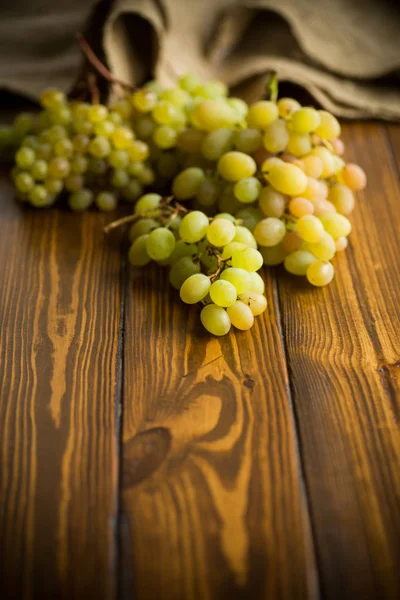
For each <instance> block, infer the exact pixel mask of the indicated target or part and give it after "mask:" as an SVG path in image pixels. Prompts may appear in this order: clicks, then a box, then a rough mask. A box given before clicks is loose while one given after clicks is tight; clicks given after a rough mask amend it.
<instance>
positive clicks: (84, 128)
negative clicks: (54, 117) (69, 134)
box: [72, 118, 93, 135]
mask: <svg viewBox="0 0 400 600" xmlns="http://www.w3.org/2000/svg"><path fill="white" fill-rule="evenodd" d="M72 128H73V130H74V132H75V133H76V134H78V135H90V134H92V133H93V124H92V123H90V121H88V120H87V119H86V118H84V119H75V121H74V122H73V123H72Z"/></svg>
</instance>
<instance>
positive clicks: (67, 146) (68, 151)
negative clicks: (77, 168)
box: [54, 138, 74, 158]
mask: <svg viewBox="0 0 400 600" xmlns="http://www.w3.org/2000/svg"><path fill="white" fill-rule="evenodd" d="M73 152H74V147H73V145H72V142H71V140H70V139H68V138H64V139H62V140H58V142H56V143H55V144H54V154H55V155H56V156H62V157H65V158H71V156H72V154H73Z"/></svg>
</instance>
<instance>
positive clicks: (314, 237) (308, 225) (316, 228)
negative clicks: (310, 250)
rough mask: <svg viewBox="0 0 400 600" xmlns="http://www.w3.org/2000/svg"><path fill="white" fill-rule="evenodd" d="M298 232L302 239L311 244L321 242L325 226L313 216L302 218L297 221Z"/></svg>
mask: <svg viewBox="0 0 400 600" xmlns="http://www.w3.org/2000/svg"><path fill="white" fill-rule="evenodd" d="M296 230H297V233H298V234H299V236H300V237H301V239H302V240H304V241H305V242H308V243H310V244H315V243H317V242H319V241H320V239H321V238H322V236H323V234H324V226H323V224H322V223H321V221H320V220H319V218H318V217H314V216H313V215H305V216H304V217H300V219H299V220H298V221H297V226H296Z"/></svg>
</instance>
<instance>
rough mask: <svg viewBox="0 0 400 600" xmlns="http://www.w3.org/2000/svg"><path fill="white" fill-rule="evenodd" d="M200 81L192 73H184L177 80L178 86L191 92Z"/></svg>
mask: <svg viewBox="0 0 400 600" xmlns="http://www.w3.org/2000/svg"><path fill="white" fill-rule="evenodd" d="M200 83H201V81H200V78H199V77H198V76H197V75H195V74H194V73H186V75H183V76H182V77H180V78H179V80H178V85H179V87H180V88H182V89H183V90H186V91H187V92H193V91H194V90H195V89H196V88H197V87H198V86H199V85H200Z"/></svg>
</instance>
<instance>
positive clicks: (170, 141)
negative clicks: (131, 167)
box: [153, 125, 178, 150]
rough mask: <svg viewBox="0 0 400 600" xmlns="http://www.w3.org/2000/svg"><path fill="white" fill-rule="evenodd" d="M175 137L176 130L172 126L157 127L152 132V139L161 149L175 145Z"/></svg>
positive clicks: (176, 135)
mask: <svg viewBox="0 0 400 600" xmlns="http://www.w3.org/2000/svg"><path fill="white" fill-rule="evenodd" d="M177 137H178V134H177V132H176V130H175V129H173V128H172V127H168V126H167V125H162V126H160V127H157V129H156V130H155V131H154V133H153V141H154V143H155V145H156V146H158V148H162V149H163V150H168V149H169V148H173V147H174V146H176V140H177Z"/></svg>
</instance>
